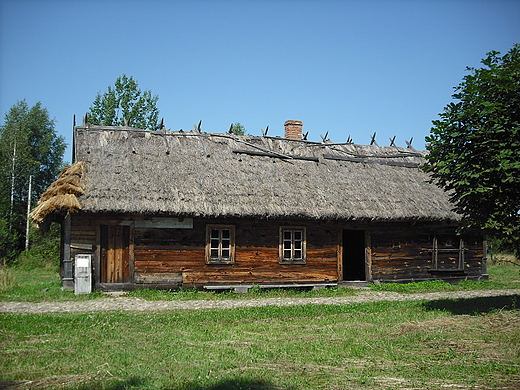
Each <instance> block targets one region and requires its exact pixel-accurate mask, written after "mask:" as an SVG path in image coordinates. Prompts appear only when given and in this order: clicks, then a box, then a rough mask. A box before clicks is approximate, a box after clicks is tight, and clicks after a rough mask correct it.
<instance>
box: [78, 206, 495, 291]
mask: <svg viewBox="0 0 520 390" xmlns="http://www.w3.org/2000/svg"><path fill="white" fill-rule="evenodd" d="M144 218H145V217H143V216H139V217H137V216H135V217H132V216H128V217H118V216H116V215H102V214H100V215H94V214H81V213H78V214H72V222H71V244H70V253H71V258H72V259H74V256H75V255H76V254H79V253H82V254H85V253H87V254H92V255H93V280H94V281H95V285H96V286H97V287H98V288H104V287H105V284H106V283H108V284H110V283H112V284H114V285H119V284H121V285H123V284H124V285H125V286H124V287H125V288H127V287H128V288H132V286H133V287H134V288H135V287H139V286H150V287H158V286H161V287H167V288H168V286H170V287H171V288H178V287H181V286H185V287H190V286H202V285H211V284H226V285H228V284H240V283H244V284H254V283H255V284H272V283H323V282H336V281H340V280H342V279H343V277H344V276H345V278H347V280H348V270H343V269H342V267H343V263H344V262H343V255H344V253H345V252H348V251H349V250H350V249H351V248H349V247H347V248H344V247H343V242H342V237H343V232H344V231H345V230H361V231H363V232H365V234H364V236H365V240H364V241H365V242H364V243H362V245H364V246H365V262H366V280H367V281H372V280H379V281H381V282H396V281H397V282H402V281H419V280H428V279H436V278H439V275H438V274H436V273H435V272H432V270H434V269H435V266H434V261H433V259H434V257H433V253H432V248H433V239H434V237H437V242H438V245H439V248H441V247H442V249H450V248H451V249H456V248H458V244H459V241H458V240H459V238H458V237H457V236H456V235H455V233H454V232H455V228H454V227H448V228H446V227H443V226H441V227H435V226H434V227H432V226H430V225H428V224H427V223H423V224H420V223H418V224H416V225H412V224H411V223H409V222H399V223H398V222H395V223H381V222H379V223H368V222H366V223H360V222H357V223H348V222H337V221H302V220H262V219H239V218H236V219H232V218H228V219H205V218H193V228H189V227H188V228H187V227H182V226H181V227H180V228H179V227H175V228H148V227H136V226H148V225H146V224H144V225H143V224H142V223H135V221H139V220H143V219H144ZM207 225H223V226H234V231H235V238H234V240H235V241H234V242H235V257H234V261H233V263H232V264H207V262H206V244H207V242H206V226H207ZM281 226H283V227H291V226H295V227H303V228H305V231H306V262H305V264H280V249H279V245H280V236H279V235H280V230H279V229H280V227H281ZM125 237H126V238H125ZM458 261H459V259H458V252H457V251H453V250H450V251H447V252H442V251H440V252H439V253H438V257H437V262H438V264H437V268H439V269H440V271H444V272H447V273H448V274H449V272H450V270H451V269H457V267H458ZM483 269H485V264H484V250H483V240H482V238H481V237H464V269H463V273H464V275H466V276H468V277H470V278H478V277H479V276H480V275H481V274H482V270H483ZM445 270H447V271H445ZM440 271H439V272H440ZM344 274H345V275H344ZM444 276H445V275H441V278H442V277H444ZM448 276H449V275H448Z"/></svg>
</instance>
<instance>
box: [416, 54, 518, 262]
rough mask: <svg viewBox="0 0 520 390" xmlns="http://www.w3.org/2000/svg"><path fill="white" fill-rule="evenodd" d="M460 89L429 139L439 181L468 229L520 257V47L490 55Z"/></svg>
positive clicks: (430, 169)
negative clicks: (493, 240)
mask: <svg viewBox="0 0 520 390" xmlns="http://www.w3.org/2000/svg"><path fill="white" fill-rule="evenodd" d="M482 64H483V65H484V66H483V67H482V68H478V69H477V68H467V70H468V71H469V72H470V74H468V75H466V76H465V77H464V78H463V81H462V82H461V83H460V84H459V85H458V86H457V87H456V88H455V93H454V94H453V98H454V99H456V100H457V101H455V102H452V103H449V104H448V105H447V106H446V107H445V108H444V111H443V112H442V113H441V114H439V116H440V119H438V120H434V121H433V125H434V126H433V127H432V129H431V133H430V135H429V136H428V137H427V138H426V142H427V149H428V151H429V155H428V156H427V164H426V165H425V167H424V169H425V170H426V172H430V173H431V174H432V177H433V181H434V182H436V183H437V184H439V185H440V186H441V187H443V188H444V189H445V190H447V191H449V192H450V194H451V200H452V201H453V202H454V204H455V209H456V211H457V212H459V213H460V214H462V215H463V216H464V217H465V221H466V227H470V228H479V229H483V231H485V232H486V233H488V234H490V236H491V237H494V238H496V239H498V240H499V241H500V242H502V244H503V247H506V248H509V249H512V250H514V251H515V254H516V255H517V256H519V255H520V46H519V45H518V44H515V45H514V46H513V48H511V49H510V50H509V51H508V52H507V53H506V54H504V55H503V56H501V55H500V53H499V52H497V51H492V52H490V53H487V57H486V58H484V59H483V60H482Z"/></svg>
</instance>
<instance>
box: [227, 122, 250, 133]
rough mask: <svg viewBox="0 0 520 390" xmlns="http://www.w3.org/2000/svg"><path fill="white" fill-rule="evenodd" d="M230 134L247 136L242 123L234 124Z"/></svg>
mask: <svg viewBox="0 0 520 390" xmlns="http://www.w3.org/2000/svg"><path fill="white" fill-rule="evenodd" d="M228 133H229V134H235V135H246V128H245V127H244V126H242V125H241V124H240V122H237V123H232V124H231V127H230V128H229V131H228Z"/></svg>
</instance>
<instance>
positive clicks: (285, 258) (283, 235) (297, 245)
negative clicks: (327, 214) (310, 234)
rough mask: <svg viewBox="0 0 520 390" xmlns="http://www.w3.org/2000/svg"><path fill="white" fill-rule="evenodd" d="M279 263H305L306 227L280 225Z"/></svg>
mask: <svg viewBox="0 0 520 390" xmlns="http://www.w3.org/2000/svg"><path fill="white" fill-rule="evenodd" d="M279 251H280V264H306V263H307V229H306V228H305V227H303V226H280V245H279Z"/></svg>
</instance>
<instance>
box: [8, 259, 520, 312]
mask: <svg viewBox="0 0 520 390" xmlns="http://www.w3.org/2000/svg"><path fill="white" fill-rule="evenodd" d="M502 259H505V260H506V261H504V262H502V263H498V264H497V265H494V266H490V267H489V281H482V282H475V281H466V282H461V283H459V284H457V285H451V284H449V283H446V282H441V281H430V282H421V283H409V284H398V283H385V284H382V285H380V286H375V285H372V286H370V288H372V289H373V290H379V291H396V292H400V293H416V292H434V291H464V290H489V289H503V288H520V267H519V266H517V265H514V264H512V263H511V262H510V261H509V257H507V256H503V257H502ZM353 294H355V290H352V289H346V288H327V289H322V290H316V291H294V290H260V289H259V288H253V289H251V290H250V292H249V293H247V294H235V293H234V292H232V291H230V292H209V291H197V290H185V291H176V292H172V291H158V290H147V289H142V290H137V291H133V292H131V293H130V294H129V296H133V297H136V298H141V299H146V300H192V299H206V300H207V299H248V298H250V299H253V298H269V297H287V298H291V297H328V296H332V297H334V296H348V295H353ZM104 298H107V296H106V295H105V294H102V293H100V292H99V291H95V292H93V293H91V294H84V295H74V293H73V292H72V291H62V289H61V282H60V279H59V276H58V274H57V273H56V272H53V271H50V270H48V269H32V270H25V269H18V268H16V267H15V268H8V269H5V268H1V267H0V301H18V302H45V301H51V302H52V301H83V300H91V299H104Z"/></svg>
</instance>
